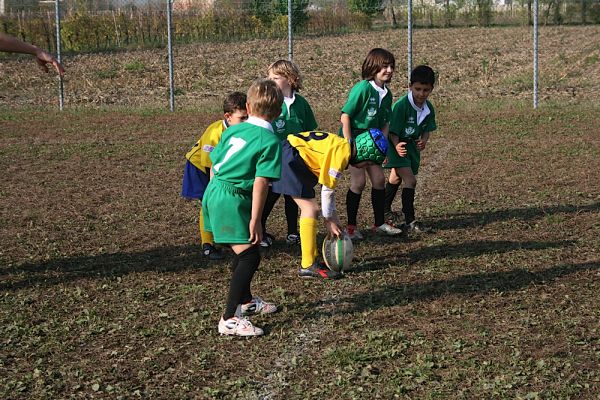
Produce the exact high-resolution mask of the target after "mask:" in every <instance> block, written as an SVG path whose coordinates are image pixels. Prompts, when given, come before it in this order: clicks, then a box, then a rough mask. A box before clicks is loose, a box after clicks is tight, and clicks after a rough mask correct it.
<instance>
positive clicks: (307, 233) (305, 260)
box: [294, 197, 319, 268]
mask: <svg viewBox="0 0 600 400" xmlns="http://www.w3.org/2000/svg"><path fill="white" fill-rule="evenodd" d="M294 201H295V202H296V203H297V204H298V206H299V207H300V249H301V251H302V268H308V267H310V266H311V265H313V264H314V262H315V259H316V258H317V254H318V251H317V231H318V221H317V217H318V216H319V206H318V204H317V200H316V199H303V198H300V197H294Z"/></svg>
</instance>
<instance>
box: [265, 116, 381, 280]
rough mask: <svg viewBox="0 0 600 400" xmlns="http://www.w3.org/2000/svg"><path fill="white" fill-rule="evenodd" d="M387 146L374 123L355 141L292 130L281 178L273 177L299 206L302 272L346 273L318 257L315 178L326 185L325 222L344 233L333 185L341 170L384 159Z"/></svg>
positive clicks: (334, 275)
mask: <svg viewBox="0 0 600 400" xmlns="http://www.w3.org/2000/svg"><path fill="white" fill-rule="evenodd" d="M387 148H388V142H387V139H386V138H385V136H384V135H383V133H382V132H381V131H380V130H379V129H375V128H372V129H369V130H367V131H366V132H363V133H361V134H359V135H357V136H356V138H355V140H353V141H352V142H349V141H347V140H346V139H344V138H342V137H340V136H338V135H336V134H334V133H327V132H319V131H311V132H301V133H296V134H292V135H289V136H288V137H287V140H286V141H284V142H283V144H282V167H281V179H280V180H279V181H277V182H273V188H272V190H273V192H274V193H281V194H287V195H289V196H291V197H292V198H293V199H294V201H295V202H296V203H297V204H298V206H299V207H300V248H301V252H302V263H301V266H300V268H299V269H298V276H300V277H302V278H323V279H337V278H340V277H341V274H340V273H339V272H335V271H331V270H329V269H328V268H327V267H325V266H324V265H323V264H321V263H319V262H317V261H316V257H317V217H318V214H319V206H318V205H317V201H316V199H315V189H314V187H315V186H316V184H317V183H320V184H321V185H323V186H322V192H321V201H322V209H323V216H324V217H325V226H326V228H327V230H328V232H329V233H330V234H331V235H335V236H339V235H341V234H342V229H341V224H340V221H339V219H338V217H337V212H336V210H335V200H334V198H333V189H334V188H335V186H336V185H337V183H338V181H339V179H340V178H341V176H342V172H343V171H344V170H345V169H346V168H348V166H349V165H352V166H353V167H355V168H366V167H369V166H371V165H381V163H382V162H383V160H384V159H385V157H386V153H387Z"/></svg>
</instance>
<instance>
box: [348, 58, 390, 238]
mask: <svg viewBox="0 0 600 400" xmlns="http://www.w3.org/2000/svg"><path fill="white" fill-rule="evenodd" d="M395 64H396V61H395V59H394V55H393V54H392V53H390V52H389V51H387V50H385V49H380V48H375V49H372V50H371V51H370V52H369V54H367V57H366V58H365V60H364V62H363V65H362V78H363V80H362V81H360V82H358V83H357V84H356V85H354V87H353V88H352V90H350V94H349V95H348V100H347V101H346V104H344V107H343V108H342V116H341V118H340V120H341V123H342V129H341V130H342V133H343V135H344V137H345V138H346V140H348V141H349V142H352V140H354V138H355V137H356V136H357V135H359V134H361V133H362V132H364V131H366V130H369V129H370V128H376V129H380V130H381V131H382V132H383V134H384V136H385V137H386V138H387V136H388V128H389V121H390V114H391V108H392V92H391V91H390V90H389V89H388V88H387V84H388V83H389V82H390V81H391V80H392V76H393V74H394V68H395ZM349 170H350V189H349V190H348V193H347V194H346V210H347V212H348V227H347V230H348V235H349V236H350V238H352V239H358V240H360V239H362V238H363V236H362V234H361V232H360V231H359V230H358V229H357V227H356V219H357V215H358V208H359V206H360V198H361V195H362V192H363V190H364V188H365V185H366V175H368V176H369V179H370V180H371V185H372V188H371V204H372V206H373V214H374V217H375V224H374V225H373V230H374V231H375V232H378V233H383V234H387V235H399V234H400V233H402V231H401V230H400V229H397V228H394V227H393V226H390V225H388V224H387V223H386V222H385V218H384V211H383V207H384V201H385V175H384V173H383V169H382V168H381V165H378V164H373V165H369V166H368V167H366V168H364V169H360V168H355V167H353V166H350V168H349Z"/></svg>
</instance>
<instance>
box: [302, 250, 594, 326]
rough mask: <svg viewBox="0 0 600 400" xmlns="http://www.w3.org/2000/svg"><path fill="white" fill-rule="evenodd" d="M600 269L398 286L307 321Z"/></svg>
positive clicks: (518, 272) (560, 268) (588, 265)
mask: <svg viewBox="0 0 600 400" xmlns="http://www.w3.org/2000/svg"><path fill="white" fill-rule="evenodd" d="M598 269H600V261H599V260H593V261H589V262H582V263H573V264H561V265H557V266H555V267H551V268H547V269H544V270H541V271H535V272H532V271H528V270H527V269H525V268H516V269H513V270H510V271H503V272H486V273H478V274H469V275H463V276H460V277H457V278H454V279H448V280H437V281H432V282H415V283H408V284H404V285H398V286H391V285H388V286H385V287H381V288H379V289H376V290H371V291H369V292H362V293H357V294H351V295H348V296H342V297H339V298H337V299H336V301H335V302H336V303H338V306H336V307H335V309H334V310H333V311H325V310H319V306H321V305H327V304H330V303H331V299H329V300H327V301H319V302H315V303H313V304H312V305H311V306H309V307H308V308H309V309H310V308H312V309H313V310H315V311H314V312H311V313H309V314H308V315H306V318H307V319H309V318H321V317H329V316H332V315H337V314H347V313H351V314H352V313H362V312H364V311H372V310H376V309H380V308H385V307H393V306H397V305H401V304H407V303H410V302H415V301H427V300H434V299H437V298H440V297H443V296H447V295H453V294H457V295H471V294H483V293H488V292H492V291H498V292H509V291H516V290H521V289H523V288H525V287H528V286H531V285H543V284H548V283H551V282H553V281H555V280H557V279H560V278H563V277H566V276H568V275H572V274H577V273H579V272H586V271H594V270H598Z"/></svg>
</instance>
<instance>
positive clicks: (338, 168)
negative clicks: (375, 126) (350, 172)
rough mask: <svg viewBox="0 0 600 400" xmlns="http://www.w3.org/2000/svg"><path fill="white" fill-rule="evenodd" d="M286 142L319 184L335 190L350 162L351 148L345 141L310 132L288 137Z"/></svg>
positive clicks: (332, 134) (317, 132)
mask: <svg viewBox="0 0 600 400" xmlns="http://www.w3.org/2000/svg"><path fill="white" fill-rule="evenodd" d="M287 141H288V142H289V144H290V145H291V146H292V147H294V148H295V149H296V150H298V153H299V155H300V157H302V160H304V163H305V164H306V166H307V167H308V169H309V170H310V171H311V172H312V173H313V174H315V175H316V176H317V178H318V179H319V183H320V184H322V185H325V186H327V187H328V188H331V189H333V188H335V186H336V185H337V184H338V180H339V179H340V178H341V177H342V172H344V170H345V169H346V168H348V164H349V162H350V156H351V147H350V143H348V141H347V140H346V139H344V138H343V137H340V136H338V135H336V134H335V133H328V132H320V131H310V132H300V133H295V134H292V135H288V137H287Z"/></svg>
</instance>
